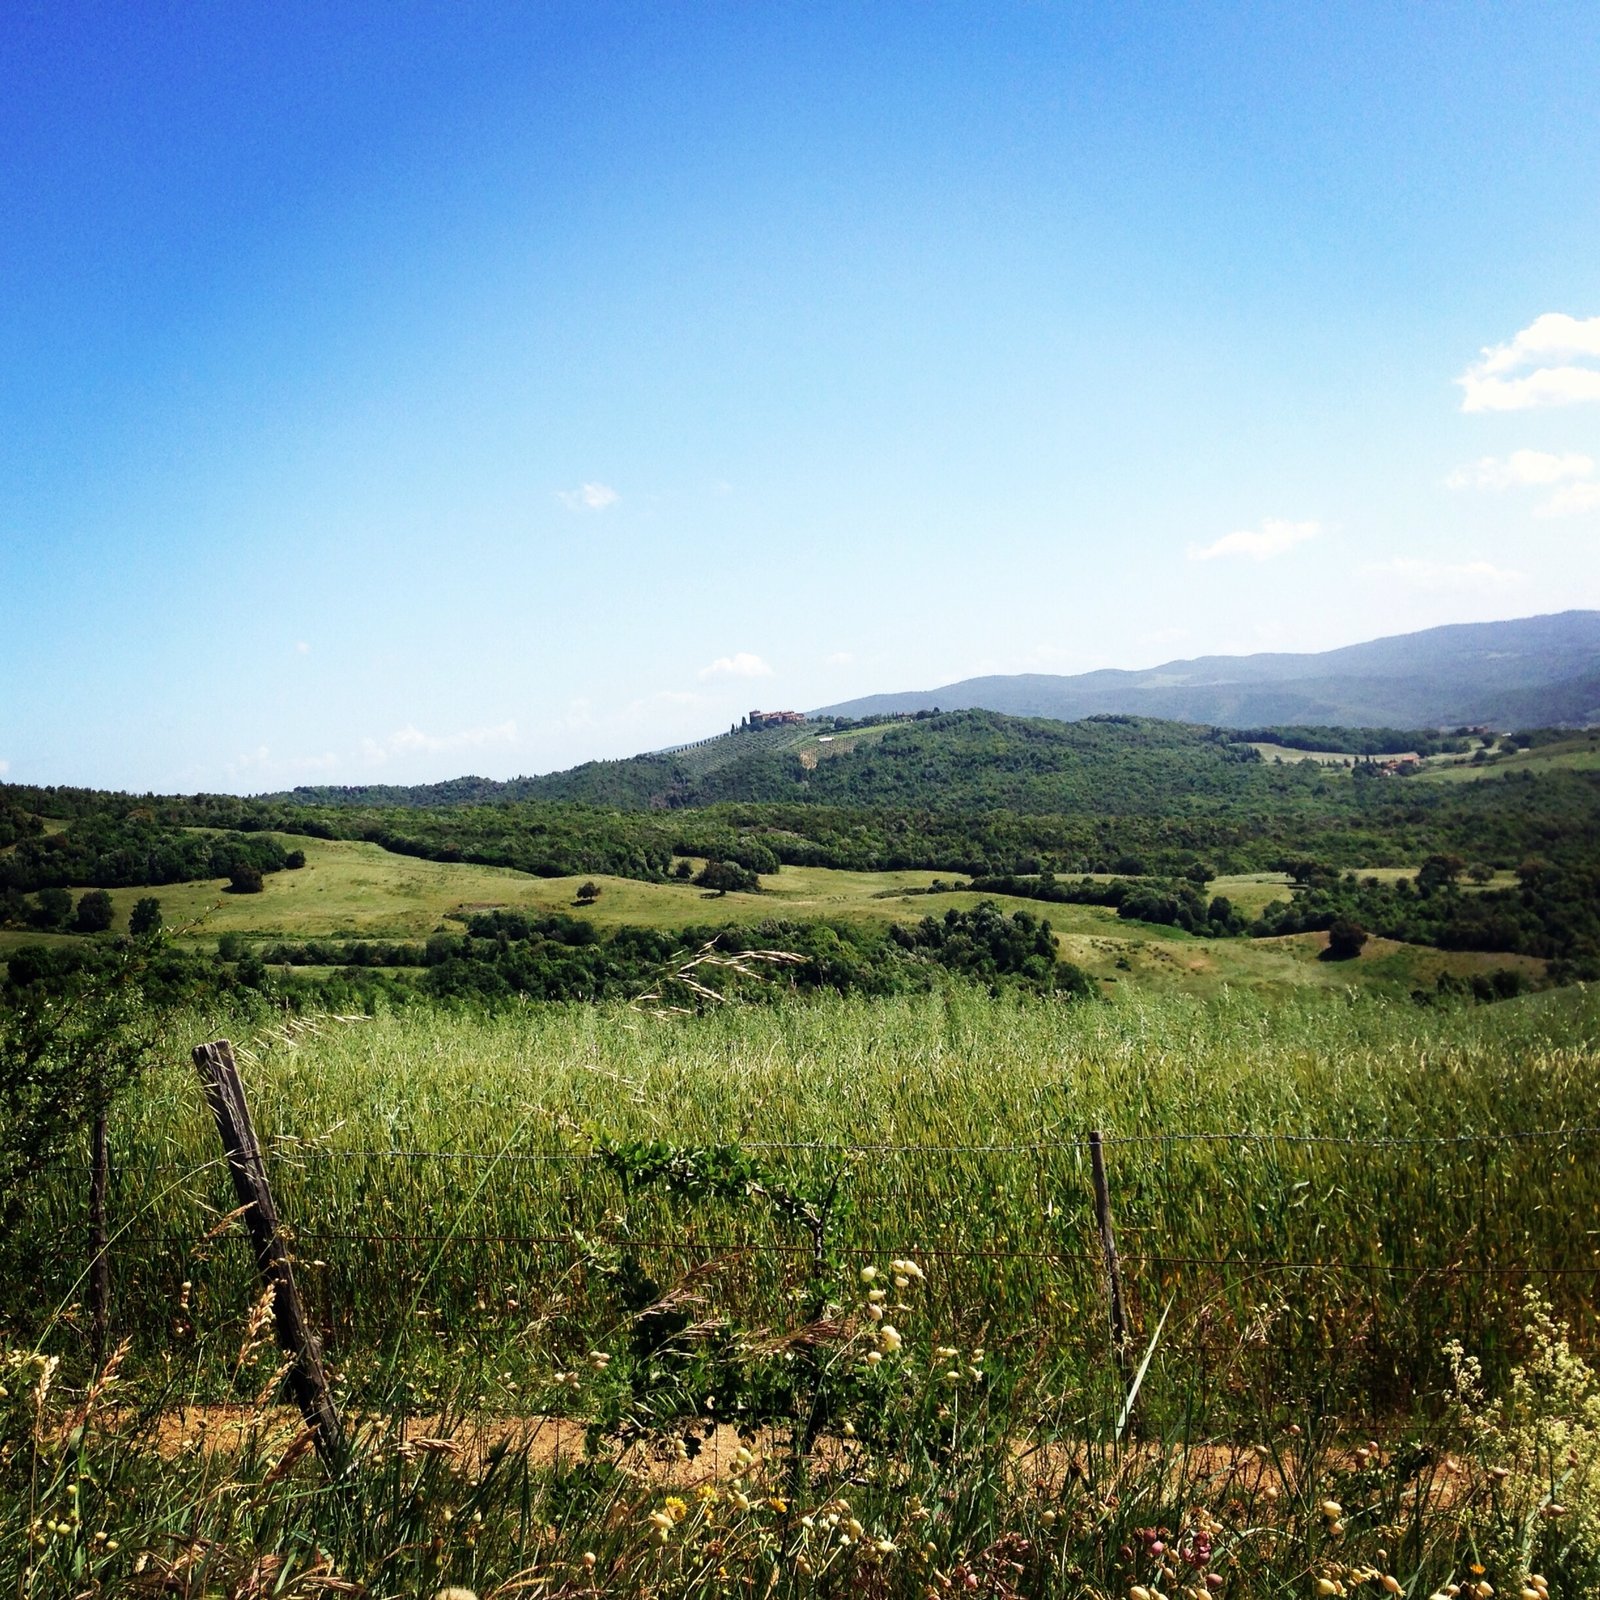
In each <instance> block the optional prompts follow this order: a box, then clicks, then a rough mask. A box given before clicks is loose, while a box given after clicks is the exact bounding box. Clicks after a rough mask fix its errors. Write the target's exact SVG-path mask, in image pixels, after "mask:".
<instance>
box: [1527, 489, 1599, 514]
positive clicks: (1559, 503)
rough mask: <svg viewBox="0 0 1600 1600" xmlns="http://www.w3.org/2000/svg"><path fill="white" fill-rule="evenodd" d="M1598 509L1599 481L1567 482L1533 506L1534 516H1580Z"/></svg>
mask: <svg viewBox="0 0 1600 1600" xmlns="http://www.w3.org/2000/svg"><path fill="white" fill-rule="evenodd" d="M1590 511H1600V483H1569V484H1568V485H1567V486H1566V487H1565V488H1564V489H1557V490H1556V492H1555V493H1554V494H1553V495H1551V496H1550V498H1549V499H1548V500H1543V501H1541V502H1540V503H1539V504H1538V505H1536V506H1535V507H1534V508H1533V514H1534V516H1536V517H1581V516H1583V515H1584V514H1585V513H1587V512H1590Z"/></svg>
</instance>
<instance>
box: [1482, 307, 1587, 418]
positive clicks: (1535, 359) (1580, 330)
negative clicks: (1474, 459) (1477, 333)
mask: <svg viewBox="0 0 1600 1600" xmlns="http://www.w3.org/2000/svg"><path fill="white" fill-rule="evenodd" d="M1597 362H1600V317H1569V316H1568V315H1567V314H1566V313H1565V312H1562V311H1547V312H1545V314H1544V315H1543V316H1541V317H1535V318H1534V319H1533V321H1532V322H1530V323H1529V324H1528V326H1527V327H1526V328H1523V329H1522V330H1521V331H1520V332H1519V333H1517V334H1515V335H1513V336H1512V337H1511V338H1510V339H1508V340H1506V342H1505V343H1504V344H1493V345H1488V346H1486V347H1485V348H1484V350H1483V352H1482V354H1481V355H1480V356H1479V357H1478V359H1477V360H1476V361H1475V362H1473V364H1472V365H1471V366H1470V367H1468V368H1467V370H1466V371H1465V372H1464V373H1462V374H1461V376H1460V377H1459V378H1457V379H1456V382H1457V383H1458V384H1459V385H1460V387H1461V409H1462V410H1463V411H1529V410H1532V409H1534V408H1535V407H1539V406H1568V405H1577V404H1579V403H1581V402H1583V401H1587V400H1600V365H1597V364H1596V363H1597Z"/></svg>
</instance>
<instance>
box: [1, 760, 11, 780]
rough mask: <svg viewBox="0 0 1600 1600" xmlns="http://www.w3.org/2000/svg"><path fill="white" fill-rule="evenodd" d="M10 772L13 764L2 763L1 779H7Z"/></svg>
mask: <svg viewBox="0 0 1600 1600" xmlns="http://www.w3.org/2000/svg"><path fill="white" fill-rule="evenodd" d="M10 770H11V763H10V762H9V761H0V778H3V777H5V775H6V774H7V773H8V772H9V771H10Z"/></svg>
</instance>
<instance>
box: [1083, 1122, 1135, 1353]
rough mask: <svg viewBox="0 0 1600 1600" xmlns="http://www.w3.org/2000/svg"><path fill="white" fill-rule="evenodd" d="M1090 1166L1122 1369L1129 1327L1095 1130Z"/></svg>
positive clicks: (1115, 1346)
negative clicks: (1124, 1316)
mask: <svg viewBox="0 0 1600 1600" xmlns="http://www.w3.org/2000/svg"><path fill="white" fill-rule="evenodd" d="M1089 1166H1090V1170H1091V1172H1092V1173H1093V1175H1094V1220H1095V1223H1096V1225H1097V1226H1098V1227H1099V1229H1100V1250H1101V1253H1102V1254H1103V1255H1104V1257H1105V1269H1106V1293H1107V1297H1108V1298H1109V1300H1110V1302H1111V1348H1112V1351H1113V1353H1114V1354H1115V1355H1116V1358H1117V1364H1118V1366H1124V1365H1125V1364H1126V1362H1127V1356H1128V1328H1127V1323H1126V1322H1125V1320H1124V1318H1123V1311H1122V1267H1121V1265H1120V1264H1119V1263H1118V1261H1117V1235H1116V1231H1115V1229H1114V1228H1113V1227H1112V1225H1111V1190H1110V1188H1109V1187H1108V1186H1107V1184H1106V1157H1105V1151H1104V1149H1103V1148H1102V1147H1101V1142H1100V1130H1099V1129H1098V1128H1094V1129H1091V1131H1090V1133H1089Z"/></svg>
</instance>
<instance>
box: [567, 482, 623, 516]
mask: <svg viewBox="0 0 1600 1600" xmlns="http://www.w3.org/2000/svg"><path fill="white" fill-rule="evenodd" d="M621 498H622V496H621V495H620V494H618V493H617V491H616V490H615V489H613V488H612V487H611V486H610V484H606V483H585V484H580V485H579V486H578V487H577V488H576V489H557V490H556V499H557V500H559V501H560V502H561V503H562V505H564V506H565V507H566V508H567V510H568V511H604V510H606V509H607V508H608V507H610V506H614V505H615V504H616V503H617V502H618V501H619V500H620V499H621Z"/></svg>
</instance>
